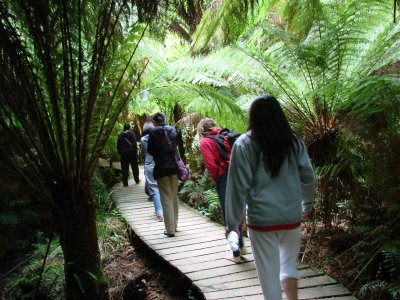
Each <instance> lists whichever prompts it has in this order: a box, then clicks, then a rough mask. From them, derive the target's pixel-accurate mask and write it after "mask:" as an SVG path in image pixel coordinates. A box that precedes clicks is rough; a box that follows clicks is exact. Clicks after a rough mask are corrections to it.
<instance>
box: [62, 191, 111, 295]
mask: <svg viewBox="0 0 400 300" xmlns="http://www.w3.org/2000/svg"><path fill="white" fill-rule="evenodd" d="M66 187H67V188H65V189H64V188H61V189H60V190H59V191H58V192H56V197H57V200H58V201H57V202H58V203H61V204H62V206H63V207H60V209H59V218H58V221H59V225H60V240H61V247H62V249H63V252H64V260H65V267H64V273H65V282H66V299H96V300H97V299H99V300H101V299H108V286H107V280H106V278H105V275H104V273H103V270H102V267H101V262H100V251H99V247H98V242H97V231H96V210H95V204H94V202H93V199H92V195H91V191H90V189H87V190H86V191H84V189H81V190H80V191H79V192H78V193H77V194H76V195H73V194H72V195H71V193H68V192H66V191H71V190H73V189H68V186H66ZM63 191H64V193H63Z"/></svg>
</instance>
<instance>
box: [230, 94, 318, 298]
mask: <svg viewBox="0 0 400 300" xmlns="http://www.w3.org/2000/svg"><path fill="white" fill-rule="evenodd" d="M314 190H315V175H314V171H313V168H312V166H311V163H310V159H309V157H308V154H307V149H306V147H305V145H304V143H303V141H302V140H301V139H300V138H299V137H298V136H297V135H296V134H295V133H294V132H293V131H292V130H291V128H290V126H289V123H288V121H287V119H286V117H285V115H284V113H283V111H282V108H281V107H280V105H279V102H278V101H277V100H276V99H275V98H274V97H273V96H271V95H263V96H260V97H258V98H256V99H255V100H254V102H253V103H252V105H251V108H250V117H249V125H248V131H247V132H246V133H245V134H243V135H241V136H240V137H239V138H238V140H237V141H236V143H235V144H234V146H233V149H232V154H231V163H230V166H229V171H228V183H227V193H226V207H225V218H226V223H227V233H229V232H230V231H232V230H235V231H237V230H238V226H239V224H240V223H241V222H242V220H243V218H244V217H245V215H246V223H247V228H248V231H249V237H250V241H251V246H252V250H253V255H254V260H255V264H256V269H257V274H258V277H259V279H260V283H261V288H262V290H263V295H264V299H267V300H279V299H282V292H281V284H282V287H283V289H284V291H285V293H286V296H287V299H288V300H296V299H297V279H298V271H297V257H298V255H299V252H300V235H301V231H300V222H301V219H302V217H307V216H308V215H309V214H310V213H311V210H312V204H313V201H314Z"/></svg>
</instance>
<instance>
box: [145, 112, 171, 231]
mask: <svg viewBox="0 0 400 300" xmlns="http://www.w3.org/2000/svg"><path fill="white" fill-rule="evenodd" d="M152 119H153V123H154V125H155V127H153V128H150V131H149V140H148V144H147V152H148V153H149V154H150V155H152V156H153V159H154V162H155V165H154V169H153V176H154V179H156V180H157V184H158V189H159V191H160V196H161V205H162V209H163V213H164V225H165V231H164V234H165V235H166V236H168V237H174V236H175V231H176V229H177V226H178V213H179V207H178V176H177V174H178V166H177V164H176V160H175V155H176V137H177V133H176V130H175V128H174V127H172V126H170V125H167V124H166V123H165V115H164V114H163V113H161V112H158V113H156V114H154V115H153V116H152Z"/></svg>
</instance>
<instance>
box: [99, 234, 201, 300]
mask: <svg viewBox="0 0 400 300" xmlns="http://www.w3.org/2000/svg"><path fill="white" fill-rule="evenodd" d="M124 238H125V239H126V243H125V244H124V245H123V247H119V249H115V250H111V251H110V254H109V256H108V258H107V259H106V260H105V263H104V271H105V273H106V276H107V278H108V281H109V294H110V299H111V300H121V299H137V300H187V299H193V300H195V299H203V297H202V296H201V295H199V293H198V291H197V290H192V289H191V283H190V282H189V281H188V279H186V278H184V277H183V276H182V275H181V274H180V273H179V272H178V271H177V270H176V269H174V268H173V267H172V266H171V265H169V264H168V263H167V262H165V261H163V260H162V258H160V257H159V256H158V255H157V254H155V253H154V252H153V250H151V249H149V248H147V246H146V245H145V244H143V243H142V242H141V241H140V240H139V239H137V238H135V237H134V236H133V235H132V232H131V231H130V230H129V229H128V230H127V231H126V234H125V237H124Z"/></svg>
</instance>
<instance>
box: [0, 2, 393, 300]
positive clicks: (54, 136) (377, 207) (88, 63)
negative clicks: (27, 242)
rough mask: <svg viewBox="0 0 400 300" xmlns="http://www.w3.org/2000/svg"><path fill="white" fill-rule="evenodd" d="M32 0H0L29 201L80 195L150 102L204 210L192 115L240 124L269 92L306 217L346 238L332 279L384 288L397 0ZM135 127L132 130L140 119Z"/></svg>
mask: <svg viewBox="0 0 400 300" xmlns="http://www.w3.org/2000/svg"><path fill="white" fill-rule="evenodd" d="M35 3H36V2H35ZM35 3H33V2H32V3H27V2H26V1H22V0H18V1H1V2H0V15H1V21H0V36H1V38H0V58H1V60H0V67H1V69H0V76H1V77H0V113H1V117H0V124H1V125H2V126H1V132H0V133H1V136H0V137H1V141H2V143H1V144H2V147H1V150H2V151H3V152H2V153H3V154H4V156H3V160H4V162H7V163H8V164H7V165H8V167H9V170H11V171H12V176H13V177H16V176H17V175H18V176H19V177H20V178H22V179H23V180H24V182H25V183H26V184H27V185H28V186H30V187H32V191H33V194H34V195H35V196H36V197H32V198H34V199H35V200H34V201H38V200H39V197H37V196H38V195H40V198H41V199H44V201H45V202H46V203H47V205H50V206H51V208H52V210H53V212H55V213H56V215H64V214H66V212H67V211H66V208H68V207H69V205H70V204H72V206H75V205H81V204H82V203H90V204H94V202H93V201H92V193H91V187H90V185H89V182H90V179H91V177H92V175H93V174H94V171H95V169H96V168H97V160H98V158H99V157H100V156H103V157H104V158H107V159H110V160H116V159H118V154H117V153H116V148H115V143H116V137H117V134H118V131H119V130H120V129H119V127H121V124H122V123H124V122H126V121H132V120H134V121H135V124H136V125H137V127H141V125H142V123H143V121H144V120H145V119H146V118H145V116H146V115H149V114H152V113H154V112H156V111H163V112H164V113H166V115H167V120H168V122H169V123H171V124H175V123H176V125H177V127H178V129H179V130H180V132H181V133H182V136H183V145H184V148H185V152H186V153H185V158H186V160H187V164H188V165H189V166H190V168H191V173H192V174H193V175H194V176H193V180H191V181H188V182H187V183H186V184H185V185H184V186H183V188H182V190H181V195H182V198H185V199H186V200H187V201H188V202H189V203H191V204H193V205H195V206H196V207H198V208H199V209H200V210H201V211H202V212H203V213H204V214H205V215H207V216H209V217H211V218H212V219H213V220H216V221H218V220H220V215H219V211H218V205H219V204H218V201H217V198H216V195H215V192H214V188H213V187H212V186H211V184H210V182H209V178H208V177H207V176H203V172H204V168H202V166H201V157H200V154H199V150H198V137H197V136H196V132H195V127H196V125H197V122H198V121H199V120H200V118H202V117H205V116H207V117H211V118H213V119H215V120H216V121H217V122H218V123H219V124H220V125H221V126H222V127H228V128H230V129H232V130H236V131H238V132H244V131H245V130H246V110H247V108H248V107H249V105H250V103H251V101H252V100H253V99H254V98H255V96H257V95H260V94H262V93H271V94H273V95H275V96H276V97H277V98H278V99H279V100H280V101H281V104H282V105H283V106H284V108H285V111H286V113H287V116H288V118H289V120H290V122H291V124H292V126H293V127H294V128H295V129H296V131H297V132H298V133H299V134H300V135H301V136H302V137H303V138H304V140H305V141H306V144H307V146H308V150H309V154H310V157H311V159H312V161H313V164H314V166H315V168H316V172H317V174H318V188H317V203H316V210H315V211H316V212H315V220H314V223H313V224H321V225H322V226H321V227H319V228H322V229H321V230H322V231H324V230H326V231H327V232H328V231H330V230H332V229H336V230H338V231H340V232H341V233H342V234H343V235H344V236H345V237H346V236H348V237H353V238H354V239H355V240H356V242H355V243H354V244H352V243H350V242H348V241H347V240H349V241H350V239H347V240H346V243H343V247H344V246H345V248H346V249H341V251H342V252H341V253H337V255H339V256H340V257H341V258H345V257H347V256H348V257H351V258H353V259H351V261H349V264H348V269H349V271H348V274H349V275H348V278H347V281H348V282H347V284H348V285H351V286H352V287H355V289H360V288H361V289H360V294H359V296H360V298H364V299H368V297H369V298H374V299H380V298H381V299H384V298H385V297H392V299H396V297H398V295H399V293H400V292H399V280H400V279H399V278H398V276H396V275H394V274H396V272H397V274H398V269H396V263H397V262H398V261H399V251H398V249H399V244H400V241H399V236H398V234H396V233H397V232H398V230H399V225H398V224H399V223H400V222H399V221H400V204H399V203H398V199H399V195H400V175H399V172H398V170H399V169H400V156H399V151H398V149H399V147H400V123H399V117H398V116H399V115H400V77H399V69H400V62H399V57H400V47H399V46H400V23H399V21H398V20H396V21H394V16H393V13H394V12H396V9H397V10H398V8H396V7H394V8H393V3H395V4H396V1H394V2H391V1H386V0H343V1H333V0H324V1H322V0H292V1H287V0H260V1H240V0H229V1H218V0H216V1H201V0H190V1H172V2H171V1H165V2H163V1H161V2H157V1H143V0H140V1H136V2H135V3H136V5H133V4H131V3H130V2H125V1H113V0H110V1H105V2H104V4H105V5H104V6H98V5H96V3H97V2H96V1H88V2H79V1H78V4H79V5H74V4H73V3H69V2H61V3H60V2H57V1H54V2H53V1H49V2H46V1H41V2H40V5H39V2H37V3H36V4H35ZM168 3H169V5H167V4H168ZM107 5H108V6H107ZM157 13H158V15H157V17H154V16H155V14H157ZM142 21H145V22H148V23H140V22H142ZM49 28H56V29H57V30H49ZM26 116H27V117H26ZM116 124H118V126H115V125H116ZM135 132H136V133H137V134H138V138H139V135H140V133H141V128H136V131H135ZM2 165H3V161H2ZM4 165H5V164H4ZM10 166H11V168H10ZM109 175H110V176H109ZM103 176H104V177H106V176H109V177H110V178H112V177H113V176H114V174H108V175H107V174H103ZM21 182H22V181H21ZM8 183H9V181H6V180H5V181H4V182H3V185H5V186H7V184H8ZM110 185H111V183H110ZM11 194H12V193H11ZM6 195H9V194H8V193H6ZM12 195H13V196H12V199H25V198H24V197H20V196H14V194H12ZM60 195H67V196H64V197H60ZM14 197H15V198H14ZM7 199H8V197H5V201H4V202H2V203H1V204H0V206H1V208H5V210H4V212H3V210H2V212H1V214H0V226H1V227H0V228H1V229H2V230H16V229H17V228H18V227H19V226H27V224H26V225H22V224H21V225H20V223H19V221H18V220H20V218H19V215H18V214H17V213H16V209H17V208H19V207H24V204H23V202H24V201H28V200H21V201H19V200H15V201H9V200H7ZM29 201H31V200H30V198H29ZM40 201H43V200H40ZM103 201H104V203H107V202H108V201H107V200H106V199H103ZM92 209H94V206H91V207H90V209H88V210H89V212H90V211H91V210H92ZM23 211H25V210H23ZM64 217H65V219H66V220H69V219H71V221H76V219H79V217H77V216H75V215H72V216H70V215H65V216H64ZM81 218H82V216H81ZM29 219H30V218H27V220H29ZM94 221H95V220H93V221H92V223H94ZM28 223H29V222H28ZM61 225H62V224H61ZM99 235H100V239H102V238H103V237H104V236H103V233H102V232H99ZM95 240H96V241H97V236H96V237H95ZM94 244H97V243H94V242H93V245H94ZM93 247H94V246H93ZM93 251H94V250H93ZM89 252H91V251H89ZM94 252H95V251H94ZM332 259H334V258H332ZM382 272H383V273H382ZM382 274H384V275H382ZM99 281H100V282H101V281H102V277H101V276H99ZM67 282H68V280H67ZM396 295H397V296H396Z"/></svg>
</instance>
